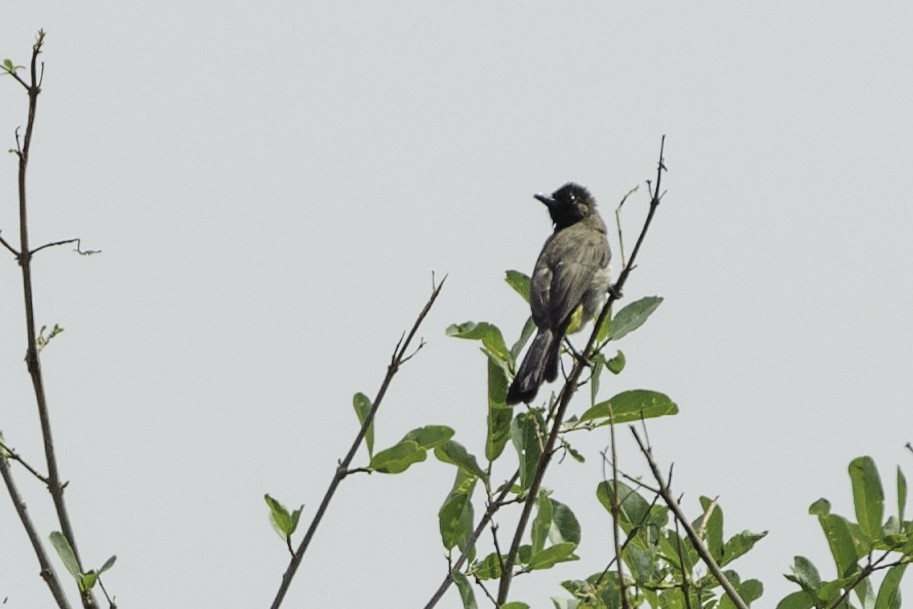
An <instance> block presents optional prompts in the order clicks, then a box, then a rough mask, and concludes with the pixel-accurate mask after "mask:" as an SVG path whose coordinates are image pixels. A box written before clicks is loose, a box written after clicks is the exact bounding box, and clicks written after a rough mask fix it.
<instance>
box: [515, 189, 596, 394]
mask: <svg viewBox="0 0 913 609" xmlns="http://www.w3.org/2000/svg"><path fill="white" fill-rule="evenodd" d="M534 196H535V198H536V199H538V200H539V201H541V202H542V203H544V204H545V206H546V207H547V208H548V213H549V215H550V216H551V217H552V222H553V223H554V224H555V231H554V232H553V233H552V234H551V236H550V237H549V238H548V239H546V241H545V245H544V246H542V252H541V253H540V254H539V259H538V260H536V268H535V269H534V270H533V276H532V277H531V278H530V286H529V305H530V308H531V309H532V313H533V321H534V322H536V327H537V328H538V331H537V333H536V337H535V338H534V339H533V342H532V345H530V347H529V350H528V351H527V352H526V357H524V358H523V363H522V364H520V368H519V369H518V370H517V375H516V376H515V377H514V381H513V383H511V385H510V388H509V389H508V390H507V403H508V404H517V403H519V402H526V403H527V404H528V403H529V402H531V401H533V399H535V397H536V393H537V392H538V391H539V385H541V384H542V382H543V380H545V381H548V382H552V381H554V380H555V379H556V378H558V358H559V354H560V351H561V340H562V338H564V335H565V334H569V333H571V332H574V331H576V330H578V329H580V327H581V326H582V325H583V324H584V323H585V322H586V321H588V320H590V319H592V318H593V316H594V315H596V314H597V313H598V312H599V311H600V309H601V308H602V306H603V304H604V303H605V295H606V292H607V290H608V288H609V275H610V272H611V271H610V265H609V262H610V260H611V258H612V253H611V252H610V251H609V241H608V239H607V237H606V226H605V222H603V221H602V218H601V217H600V216H599V212H598V211H597V210H596V200H595V199H594V198H593V196H592V195H590V193H589V192H588V191H587V189H586V188H584V187H583V186H580V185H579V184H574V183H573V182H571V183H568V184H565V185H564V186H562V187H561V188H559V189H558V190H556V191H555V192H554V193H552V196H550V197H549V196H546V195H542V194H537V195H534Z"/></svg>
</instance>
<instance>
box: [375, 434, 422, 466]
mask: <svg viewBox="0 0 913 609" xmlns="http://www.w3.org/2000/svg"><path fill="white" fill-rule="evenodd" d="M426 457H427V451H426V450H425V449H424V448H422V447H421V446H419V445H418V442H415V441H414V440H403V441H401V442H400V443H399V444H396V445H394V446H391V447H390V448H388V449H386V450H382V451H380V452H379V453H377V454H376V455H374V457H372V458H371V463H370V465H369V467H370V468H371V469H373V470H375V471H378V472H381V473H384V474H399V473H402V472H404V471H406V470H407V469H409V467H410V466H411V465H412V464H413V463H420V462H422V461H424V460H425V459H426Z"/></svg>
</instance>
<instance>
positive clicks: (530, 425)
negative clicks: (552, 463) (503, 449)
mask: <svg viewBox="0 0 913 609" xmlns="http://www.w3.org/2000/svg"><path fill="white" fill-rule="evenodd" d="M539 416H540V417H541V416H542V415H539ZM544 433H545V430H544V426H540V423H539V417H537V416H536V414H535V411H527V412H521V413H520V414H518V415H517V416H516V417H515V418H514V419H513V421H511V422H510V437H511V440H512V441H513V443H514V448H515V449H516V450H517V456H518V457H519V458H520V487H521V488H522V489H523V490H527V489H528V488H529V485H530V484H532V481H533V476H535V474H536V467H538V465H539V457H540V456H541V455H542V448H541V444H540V439H541V437H542V435H543V434H544ZM543 443H544V442H543Z"/></svg>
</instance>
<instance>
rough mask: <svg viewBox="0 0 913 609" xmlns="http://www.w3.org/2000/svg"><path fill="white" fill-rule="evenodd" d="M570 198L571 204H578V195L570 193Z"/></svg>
mask: <svg viewBox="0 0 913 609" xmlns="http://www.w3.org/2000/svg"><path fill="white" fill-rule="evenodd" d="M568 198H569V199H570V200H571V203H576V202H577V195H575V194H574V193H570V194H569V195H568Z"/></svg>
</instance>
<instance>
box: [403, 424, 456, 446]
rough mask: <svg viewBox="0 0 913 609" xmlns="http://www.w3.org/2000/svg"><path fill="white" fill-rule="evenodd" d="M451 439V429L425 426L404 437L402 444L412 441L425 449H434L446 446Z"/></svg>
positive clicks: (444, 426)
mask: <svg viewBox="0 0 913 609" xmlns="http://www.w3.org/2000/svg"><path fill="white" fill-rule="evenodd" d="M452 437H453V428H451V427H447V426H446V425H426V426H424V427H417V428H416V429H413V430H412V431H410V432H409V433H407V434H406V435H405V436H403V439H402V440H401V441H402V442H406V441H408V440H412V441H413V442H415V443H416V444H418V445H419V446H421V447H422V448H425V449H431V448H436V447H438V446H443V445H444V444H446V443H447V442H448V441H449V440H450V438H452Z"/></svg>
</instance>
